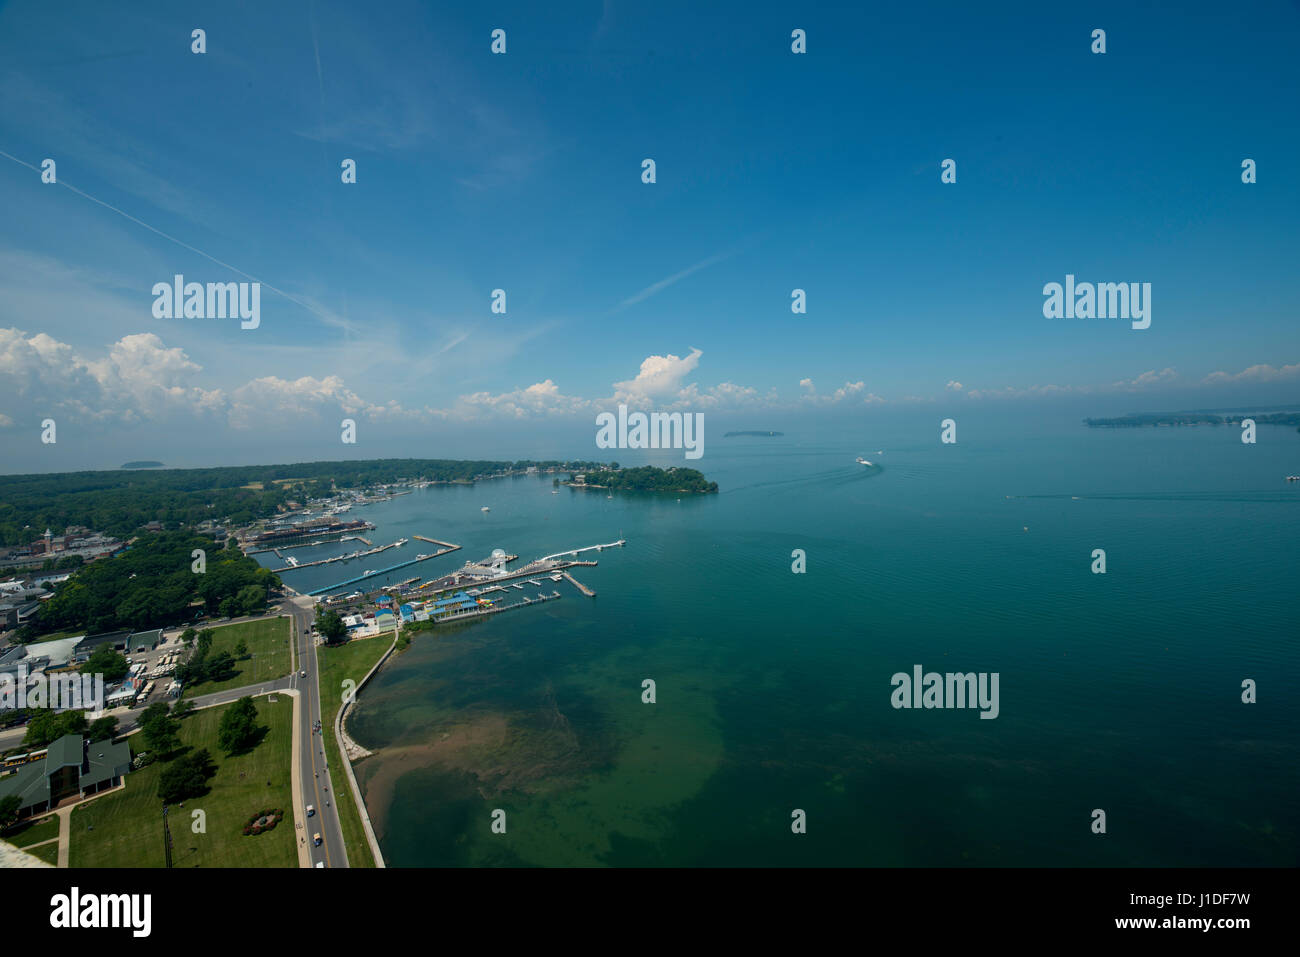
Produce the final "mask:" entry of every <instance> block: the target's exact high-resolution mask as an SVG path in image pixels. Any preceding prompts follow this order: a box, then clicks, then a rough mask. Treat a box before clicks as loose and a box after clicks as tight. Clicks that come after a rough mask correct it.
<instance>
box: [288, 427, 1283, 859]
mask: <svg viewBox="0 0 1300 957" xmlns="http://www.w3.org/2000/svg"><path fill="white" fill-rule="evenodd" d="M933 418H934V421H933V422H931V421H929V420H928V419H927V421H926V422H925V423H924V424H923V425H922V424H918V423H916V422H906V423H904V422H899V423H895V424H893V425H879V426H873V427H872V428H871V430H870V434H869V435H868V434H866V431H865V430H862V429H858V430H855V431H856V432H857V433H858V434H853V433H852V432H851V431H849V430H836V431H829V430H828V431H827V433H826V434H820V435H814V434H806V433H805V434H801V433H796V432H788V433H787V434H786V435H785V436H784V437H780V438H731V439H722V438H721V437H720V436H710V439H709V445H708V446H707V448H706V454H705V457H704V458H703V459H702V460H700V461H699V462H685V461H684V460H682V459H681V458H680V453H676V454H675V455H670V454H668V453H655V454H654V457H653V458H638V454H637V453H621V454H618V455H617V458H618V459H619V460H620V461H621V462H622V463H623V464H639V463H640V462H641V461H650V462H653V463H654V464H661V465H667V464H687V465H691V466H695V467H698V468H700V469H701V470H702V471H704V472H705V474H706V475H707V476H708V477H709V478H710V479H713V480H716V481H717V482H718V484H719V485H720V486H721V492H720V493H719V494H717V495H710V496H695V497H685V496H684V497H682V498H681V500H680V501H679V500H677V498H676V497H674V496H651V495H639V494H627V493H621V494H619V493H616V494H615V495H614V496H613V498H607V497H606V495H605V493H604V492H594V491H586V492H583V491H578V490H574V489H569V488H562V489H560V492H559V494H558V495H553V494H551V479H550V477H542V478H531V477H530V478H514V479H507V480H496V481H491V482H484V483H480V484H479V485H477V486H476V487H472V488H469V487H434V488H429V489H426V490H422V491H418V492H415V493H413V494H411V495H407V496H402V497H399V498H397V499H395V500H393V501H391V502H388V503H383V504H379V505H375V506H370V507H367V508H363V509H358V510H355V511H354V513H353V515H354V517H364V518H367V519H369V520H370V521H373V522H375V523H376V525H377V526H378V527H377V529H376V530H375V531H374V532H373V533H367V537H368V538H370V539H371V540H372V541H374V542H375V543H376V544H379V543H384V542H389V541H393V540H395V539H396V538H398V537H401V536H405V537H408V538H409V537H411V536H412V535H413V534H417V533H418V534H423V535H428V536H431V537H434V538H438V539H442V540H445V541H452V542H456V543H459V544H461V545H463V546H464V550H462V551H460V552H455V553H453V554H451V555H448V556H445V557H444V558H440V559H437V560H435V561H430V562H426V563H423V564H422V565H420V566H417V569H418V570H419V572H420V573H422V574H423V575H424V576H425V577H433V576H435V575H439V574H443V573H445V572H447V571H449V570H451V569H453V568H455V567H458V566H459V565H460V564H462V563H463V562H464V561H465V560H466V559H471V558H473V559H478V558H483V557H486V556H487V555H488V554H489V553H490V552H491V550H492V549H493V548H497V547H500V548H504V549H506V550H507V551H508V552H511V553H513V554H518V555H519V556H521V561H522V560H527V559H530V558H534V557H538V556H541V555H545V554H549V553H552V552H556V551H559V550H561V549H564V548H572V547H578V546H585V545H590V544H595V543H599V542H609V541H613V540H616V539H619V538H626V539H627V540H628V544H627V546H626V547H625V548H622V549H614V550H606V551H605V552H602V553H599V554H593V555H587V556H583V557H586V558H590V557H595V558H596V559H597V560H598V561H599V566H598V567H595V568H579V569H575V570H574V574H575V577H577V578H578V580H580V581H582V582H583V583H584V584H587V585H589V586H591V587H592V588H593V589H595V590H596V591H597V592H598V597H597V598H595V599H594V600H593V599H590V598H585V597H583V596H582V595H580V594H579V593H578V592H577V591H576V590H574V589H573V588H572V587H571V586H570V585H568V583H562V584H560V585H552V583H550V582H549V581H547V582H546V583H545V585H546V588H545V590H546V591H547V592H550V591H552V590H554V589H555V588H558V589H559V590H560V591H561V592H562V594H563V595H564V597H563V598H562V599H561V600H560V601H555V602H551V603H548V604H546V605H544V606H539V607H536V608H526V609H521V610H518V611H511V612H508V613H506V614H503V615H497V616H493V617H491V618H489V619H487V620H484V621H481V622H477V623H474V624H472V625H469V626H464V627H460V628H456V629H448V630H447V631H446V632H437V633H432V634H431V633H425V634H420V635H417V636H416V637H415V640H414V642H413V644H412V646H411V647H410V648H409V649H408V650H407V651H406V652H405V653H404V654H402V655H400V656H398V657H396V658H394V659H393V660H392V662H391V663H390V664H389V665H386V666H385V668H384V669H383V670H382V671H381V673H380V674H379V675H377V676H376V678H375V679H374V681H373V682H372V683H371V685H369V686H368V687H367V688H366V690H365V691H364V693H363V694H362V695H361V698H360V702H359V705H358V708H357V709H356V711H355V713H354V717H353V719H352V721H351V723H350V729H351V731H352V734H353V736H354V737H355V738H356V739H357V740H358V741H359V742H360V743H361V744H363V745H365V746H366V747H369V748H372V749H376V750H377V754H376V755H375V756H374V757H371V758H368V759H366V760H364V761H362V762H360V763H359V764H358V765H357V774H358V778H359V780H360V781H361V782H362V787H363V790H364V792H365V797H366V802H367V806H368V807H369V809H370V812H371V815H372V818H373V820H374V822H375V825H376V829H377V831H378V833H379V835H380V843H381V846H382V848H383V851H384V854H385V857H386V859H387V860H388V862H389V863H390V864H391V865H393V866H403V865H484V864H488V865H491V864H506V865H706V866H711V865H914V866H928V865H995V866H996V865H1048V866H1054V865H1060V866H1075V865H1083V866H1093V865H1096V866H1102V865H1144V866H1156V865H1292V866H1293V865H1295V864H1296V863H1297V860H1298V855H1297V847H1298V846H1300V845H1298V843H1297V824H1298V822H1300V813H1298V812H1300V804H1298V799H1297V794H1300V787H1298V785H1300V772H1298V771H1297V768H1300V761H1298V760H1297V758H1298V757H1300V754H1298V753H1297V751H1298V750H1300V748H1298V747H1297V742H1298V741H1300V736H1298V735H1297V732H1298V731H1300V704H1298V703H1297V695H1296V687H1297V677H1298V670H1300V669H1298V668H1297V664H1298V657H1300V655H1298V649H1300V612H1298V611H1297V589H1296V581H1297V571H1300V560H1298V559H1297V542H1298V541H1300V483H1290V484H1288V483H1286V482H1285V481H1284V480H1283V479H1284V476H1286V475H1288V474H1295V473H1296V472H1300V434H1297V433H1296V432H1295V431H1294V430H1291V429H1285V428H1280V427H1271V428H1270V427H1261V428H1260V431H1259V443H1258V444H1256V445H1253V446H1247V445H1243V444H1242V443H1241V442H1240V441H1239V438H1238V436H1239V434H1240V433H1239V430H1237V429H1235V428H1226V427H1225V428H1210V427H1199V428H1181V429H1152V428H1144V429H1126V430H1090V429H1086V428H1084V427H1082V426H1081V425H1079V424H1078V420H1077V419H1071V420H1070V421H1068V422H1055V423H1053V422H1044V423H1041V424H1039V425H1038V426H1034V427H1031V426H1026V425H1024V424H1023V423H1019V422H1016V421H1014V420H1011V419H1006V418H1004V419H995V418H993V417H982V416H980V415H973V414H967V415H966V416H964V417H962V419H961V424H960V432H959V435H958V439H959V441H958V442H957V444H955V445H942V444H940V442H939V428H938V418H939V416H934V417H933ZM877 450H880V452H879V453H878V452H877ZM412 454H427V453H423V452H418V451H413V453H412ZM570 454H573V455H574V456H580V457H584V458H595V457H598V455H597V453H596V452H594V451H593V450H591V449H578V450H576V451H573V452H571V453H570ZM857 455H865V456H866V457H867V458H868V459H871V460H872V461H873V462H874V463H876V467H874V468H870V469H867V468H864V467H863V466H860V465H857V464H855V463H854V457H855V456H857ZM501 457H508V456H507V455H503V456H501ZM599 457H605V458H608V457H611V456H610V455H609V454H602V455H600V456H599ZM483 505H487V506H490V508H491V511H490V512H487V513H484V512H482V511H480V507H481V506H483ZM355 547H356V546H355V545H354V544H352V543H348V544H347V545H341V546H339V545H336V546H327V547H323V548H321V549H319V550H316V554H315V555H309V554H308V553H309V552H312V551H313V550H310V549H300V550H296V551H295V552H294V554H296V555H297V556H298V557H299V558H301V559H303V560H307V559H308V558H309V557H319V556H320V555H325V554H330V553H332V552H333V553H336V552H338V551H350V550H352V549H353V548H355ZM1095 548H1102V549H1104V550H1105V552H1106V563H1107V571H1106V573H1105V574H1093V573H1092V571H1091V566H1092V561H1093V560H1092V552H1093V549H1095ZM795 549H803V550H804V552H805V553H806V556H807V557H806V561H807V571H806V573H804V574H794V573H792V571H791V564H792V557H791V553H792V552H793V551H794V550H795ZM433 550H434V546H431V545H426V544H425V543H422V542H418V541H414V540H413V541H412V542H411V543H410V544H409V545H407V546H405V547H404V548H402V549H398V550H392V551H389V552H385V553H384V554H382V555H379V556H375V557H374V558H370V559H365V560H363V562H352V563H349V564H348V565H347V566H333V567H329V566H327V567H325V568H317V569H309V570H304V571H299V572H290V573H286V575H285V580H286V581H287V582H288V583H289V584H291V585H293V586H294V587H297V588H300V589H307V588H314V587H320V586H325V585H329V584H331V583H333V582H337V581H340V580H342V579H345V578H349V577H352V575H355V574H359V573H360V571H361V569H362V568H363V567H364V568H379V567H384V565H387V564H392V562H394V561H397V560H401V559H403V558H413V557H414V555H415V554H416V552H423V551H430V552H431V551H433ZM394 556H397V557H394ZM263 557H266V556H263ZM344 567H346V568H347V569H349V571H348V572H347V573H344V571H343V568H344ZM416 573H417V571H416V570H415V569H411V570H407V569H403V570H402V571H400V572H396V573H393V574H392V575H390V576H389V577H388V578H387V579H379V580H376V581H374V582H372V587H374V586H376V585H378V584H385V583H390V582H396V581H399V580H402V579H405V578H409V577H411V576H412V575H414V574H416ZM536 590H537V589H536V588H535V587H531V586H529V588H528V591H527V592H520V593H518V594H519V595H522V594H531V593H533V592H535V591H536ZM511 591H512V592H513V591H514V590H513V589H512V590H511ZM915 665H921V666H922V667H923V668H924V670H925V671H937V672H950V671H951V672H990V673H991V672H997V673H998V675H999V679H1000V680H999V699H1000V700H999V715H998V717H997V718H996V719H992V720H989V719H981V718H980V717H979V711H978V710H975V709H966V710H961V709H895V708H894V707H892V706H891V703H890V698H891V692H892V691H893V688H892V685H891V676H893V675H894V674H895V673H897V672H904V673H908V674H910V673H911V672H912V669H913V666H915ZM644 679H652V680H653V681H654V682H655V687H656V696H657V701H656V703H654V704H646V703H643V702H642V682H643V680H644ZM1245 679H1253V680H1254V681H1255V682H1257V684H1258V703H1256V704H1244V703H1243V702H1242V700H1241V695H1242V682H1243V680H1245ZM497 808H500V809H502V810H504V811H505V812H506V822H507V829H506V833H505V834H504V835H502V834H494V833H493V832H492V830H491V827H490V825H491V820H492V818H491V815H492V812H493V810H494V809H497ZM1097 808H1100V809H1103V810H1104V811H1105V812H1106V816H1107V817H1106V833H1105V834H1104V835H1098V834H1094V833H1093V832H1092V830H1091V824H1092V812H1093V810H1094V809H1097ZM796 809H800V810H802V811H804V812H805V814H806V818H807V833H805V834H794V833H792V831H791V821H792V817H791V815H792V812H793V811H794V810H796Z"/></svg>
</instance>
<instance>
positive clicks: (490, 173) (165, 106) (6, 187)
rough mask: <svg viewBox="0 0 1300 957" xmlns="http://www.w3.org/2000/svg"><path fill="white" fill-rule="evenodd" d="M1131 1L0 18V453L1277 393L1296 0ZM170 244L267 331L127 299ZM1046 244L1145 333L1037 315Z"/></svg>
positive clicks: (1288, 361)
mask: <svg viewBox="0 0 1300 957" xmlns="http://www.w3.org/2000/svg"><path fill="white" fill-rule="evenodd" d="M1134 6H1135V5H1133V4H1129V3H1122V4H1089V5H1087V6H1084V5H1071V4H1062V5H1058V4H1049V5H1036V4H1025V5H1020V6H1016V5H1008V6H1005V7H1003V8H1002V9H998V10H994V11H990V10H986V9H979V8H975V7H972V6H970V5H962V4H936V5H924V4H907V5H897V8H889V9H886V8H875V7H873V6H869V5H818V4H790V3H766V4H765V3H744V4H740V3H728V4H698V3H656V4H653V5H648V4H632V3H622V2H605V3H601V2H587V3H562V4H557V5H537V4H478V3H474V4H460V3H438V4H418V3H402V2H392V3H388V2H386V3H383V4H369V5H365V6H362V5H358V4H337V3H327V2H311V3H309V2H296V3H286V4H240V5H232V4H176V3H157V4H133V5H130V6H128V7H123V6H122V5H112V6H109V5H104V4H90V3H86V4H80V5H75V4H74V5H73V6H72V8H71V11H69V9H66V8H63V7H60V8H59V9H57V10H55V9H51V8H50V7H49V5H42V4H39V3H34V2H19V3H9V4H6V5H5V6H4V7H3V8H2V9H0V83H2V84H3V89H4V91H5V95H4V97H2V98H0V150H2V151H3V152H4V153H5V154H8V157H11V158H6V157H0V197H3V208H4V210H5V213H4V217H3V220H4V225H3V226H0V288H3V289H4V290H5V294H4V296H3V297H2V298H0V330H6V331H0V441H2V442H4V443H5V444H6V446H7V447H8V448H10V449H11V450H12V452H13V453H14V454H13V455H7V456H6V460H5V464H4V466H3V467H4V469H5V470H6V471H43V470H45V469H46V468H47V467H49V465H50V463H51V462H55V461H57V462H58V463H59V466H58V467H79V466H86V467H90V466H97V465H116V464H118V463H117V461H116V459H117V458H121V457H122V456H121V455H120V454H119V451H118V450H123V451H125V450H130V451H132V452H133V453H135V454H136V455H137V456H140V457H148V458H159V459H162V460H166V461H173V462H178V461H180V460H185V461H187V462H190V461H193V462H195V463H197V461H199V460H202V461H204V462H210V463H213V464H218V463H221V462H223V461H226V460H229V461H232V462H233V461H247V460H249V458H250V456H252V457H253V458H257V457H260V455H258V454H254V452H255V450H259V449H260V448H261V446H259V443H266V442H268V441H270V439H268V437H273V436H275V435H278V434H281V433H288V432H292V433H294V434H296V435H299V436H301V435H304V434H308V435H311V436H319V441H320V448H321V452H320V456H321V457H327V456H328V457H334V456H333V455H331V450H333V452H335V453H337V452H338V451H339V446H338V421H339V419H340V417H341V416H342V415H344V414H347V415H352V416H354V417H355V418H357V419H358V421H359V422H360V423H362V432H363V434H364V435H365V436H367V437H368V438H369V437H373V438H374V439H375V441H374V442H373V443H372V444H371V445H369V446H368V447H367V449H366V451H367V452H368V453H369V454H374V455H386V454H394V453H395V452H398V451H400V441H401V439H400V437H401V436H402V435H409V434H411V432H412V430H418V431H420V432H421V434H437V433H438V431H439V430H444V431H446V433H447V434H448V435H451V434H461V432H458V431H457V430H462V431H463V430H464V429H465V428H468V427H470V426H474V427H478V426H481V425H482V424H490V425H491V424H496V425H501V426H502V427H505V426H507V425H508V426H511V427H516V428H520V427H527V428H535V429H540V430H543V431H544V430H545V429H546V428H550V427H552V426H555V427H559V425H560V424H564V425H565V427H566V428H568V427H571V425H572V423H591V422H592V421H593V419H594V413H595V412H596V411H598V410H600V409H602V408H608V407H610V406H611V405H612V404H613V403H615V402H616V401H617V400H618V399H619V398H624V399H627V400H629V401H631V402H632V403H633V404H637V405H641V406H643V407H647V408H668V407H673V408H682V409H686V410H691V411H705V412H712V413H714V414H716V415H718V416H720V417H722V418H724V419H727V420H728V421H730V419H733V418H734V419H735V420H736V421H737V422H738V423H742V422H749V423H753V424H754V425H756V426H757V427H765V423H766V421H774V420H775V419H774V418H773V417H779V418H780V419H781V421H791V420H792V419H794V418H797V417H798V416H799V415H809V416H811V415H826V414H829V413H830V411H831V410H832V409H833V410H835V411H838V412H841V413H857V412H862V413H864V414H866V413H873V414H874V413H880V412H882V411H887V410H891V409H898V410H900V411H906V410H908V409H915V408H918V407H922V408H923V407H928V406H929V405H934V404H942V405H944V407H945V408H948V407H958V408H959V407H961V406H962V405H963V404H965V403H982V404H987V403H990V402H1005V401H1014V402H1023V403H1035V402H1050V401H1053V400H1059V399H1061V398H1062V397H1071V398H1074V399H1077V400H1078V401H1079V403H1080V404H1081V407H1086V408H1088V409H1093V408H1095V409H1096V410H1097V411H1098V412H1100V413H1105V412H1108V411H1113V410H1114V409H1116V408H1122V409H1143V408H1148V409H1167V408H1178V407H1206V406H1212V405H1216V404H1224V405H1240V404H1243V403H1246V404H1249V403H1252V402H1259V403H1280V402H1288V401H1295V400H1296V399H1297V386H1298V385H1300V332H1298V331H1297V329H1298V328H1300V327H1298V324H1297V318H1298V309H1297V307H1298V306H1300V296H1298V295H1297V291H1296V288H1295V274H1296V271H1297V269H1296V263H1297V261H1298V257H1297V253H1300V241H1298V239H1297V229H1296V221H1297V213H1300V202H1298V200H1300V185H1298V182H1300V171H1298V170H1297V161H1298V158H1300V134H1298V133H1297V127H1296V123H1295V119H1296V104H1297V103H1300V66H1298V65H1297V58H1296V56H1295V50H1296V49H1297V48H1300V6H1297V5H1296V4H1294V3H1290V4H1288V3H1261V4H1258V5H1253V6H1251V7H1250V8H1249V9H1245V10H1241V11H1239V12H1238V13H1236V14H1233V15H1231V16H1228V15H1225V14H1224V13H1223V8H1222V6H1221V5H1218V4H1203V5H1195V4H1193V5H1190V6H1187V7H1184V6H1179V7H1178V8H1173V7H1164V8H1152V7H1149V6H1148V7H1145V8H1144V9H1133V7H1134ZM552 7H554V8H555V9H552ZM1044 7H1046V8H1048V9H1043V8H1044ZM196 27H197V28H202V29H204V30H205V31H206V33H207V51H208V52H207V53H206V54H203V55H195V54H193V53H191V52H190V45H191V39H190V33H191V30H192V29H194V28H196ZM497 27H500V28H503V29H505V30H506V31H507V34H506V35H507V53H506V54H505V55H504V56H494V55H492V54H491V53H490V51H489V44H490V42H491V40H490V34H491V31H492V30H493V29H494V28H497ZM795 28H801V29H803V30H805V31H806V33H807V38H808V41H807V42H808V53H807V54H805V55H794V54H792V53H791V51H790V33H791V30H793V29H795ZM1094 28H1101V29H1104V30H1105V31H1106V43H1107V52H1106V53H1105V54H1104V55H1095V54H1093V53H1091V52H1090V46H1091V32H1092V30H1093V29H1094ZM45 157H52V158H54V159H55V160H56V162H57V164H58V166H57V171H58V178H59V181H60V182H59V184H56V185H47V184H42V183H41V181H40V176H39V173H38V172H37V171H36V169H35V168H39V165H40V163H41V160H42V159H44V158H45ZM646 157H650V158H653V159H654V160H655V162H656V164H657V171H656V172H657V182H656V183H654V184H653V185H646V184H644V183H642V182H641V161H642V160H643V159H644V158H646ZM1247 157H1249V158H1253V159H1254V160H1255V161H1256V162H1257V164H1258V179H1259V181H1258V183H1256V184H1254V185H1245V184H1243V183H1242V182H1241V175H1240V174H1241V161H1242V160H1243V159H1244V158H1247ZM344 158H352V159H354V160H356V162H357V180H358V181H357V183H356V184H354V185H344V184H342V183H341V182H340V175H339V173H340V168H339V167H340V162H341V161H342V160H343V159H344ZM945 158H953V159H955V160H956V162H957V183H956V184H954V185H945V184H942V183H941V182H940V163H941V161H942V160H944V159H945ZM25 164H26V165H25ZM67 186H72V187H75V189H76V190H77V191H73V190H71V189H68V188H66V187H67ZM96 201H98V202H96ZM101 204H106V205H101ZM109 207H111V208H109ZM124 214H125V215H124ZM128 217H130V218H128ZM146 224H147V225H146ZM150 227H152V229H151V228H150ZM154 230H156V231H157V232H155V231H154ZM159 233H162V234H166V236H168V237H172V238H173V239H175V240H178V241H179V243H178V242H173V241H171V240H169V239H167V238H164V237H163V236H162V235H159ZM182 244H183V245H182ZM187 247H189V248H187ZM195 250H198V251H202V253H205V254H207V256H208V257H211V258H205V256H204V255H200V254H199V253H198V252H196V251H195ZM213 260H217V261H220V262H221V263H223V264H226V265H228V266H229V267H233V269H234V270H237V272H236V271H232V269H230V268H226V266H224V265H218V264H217V263H216V262H214V261H213ZM176 273H182V274H183V275H184V276H185V277H186V279H187V280H194V281H199V282H224V281H231V280H239V279H245V278H247V277H250V276H251V277H255V278H256V279H258V280H260V281H262V282H263V284H264V288H263V297H262V308H261V325H260V327H259V328H258V329H256V330H241V329H240V328H239V326H238V323H237V322H230V321H221V320H199V319H188V320H187V319H156V318H154V317H153V315H152V312H151V307H152V302H153V297H152V295H151V292H150V290H151V288H152V286H153V284H154V283H156V282H159V281H169V280H170V278H171V277H172V276H173V275H174V274H176ZM1066 273H1073V274H1075V275H1076V276H1077V277H1078V278H1079V280H1081V281H1083V280H1091V281H1096V282H1119V281H1132V282H1149V283H1151V285H1152V307H1153V308H1152V324H1151V327H1150V328H1149V329H1147V330H1144V331H1136V330H1132V329H1131V328H1130V327H1129V324H1128V323H1127V322H1122V321H1103V320H1094V321H1086V320H1049V319H1046V318H1044V317H1043V315H1042V303H1043V295H1042V287H1043V285H1044V283H1047V282H1053V281H1055V282H1062V281H1063V280H1064V277H1065V275H1066ZM268 287H274V289H276V290H280V291H281V292H283V293H284V294H285V295H283V296H282V295H279V294H277V293H275V292H272V291H270V290H269V288H268ZM796 287H798V288H803V289H805V290H806V291H807V296H808V312H807V314H806V315H794V314H792V313H791V311H790V294H791V290H792V289H794V288H796ZM495 288H504V289H505V290H506V293H507V313H506V315H504V316H501V315H493V314H492V313H491V311H490V309H489V305H490V294H491V291H492V290H493V289H495ZM1217 373H1222V375H1216V374H1217ZM958 384H960V387H958ZM47 416H52V417H54V418H55V419H56V421H58V422H59V423H60V429H61V430H63V431H62V432H61V436H60V444H61V445H63V446H64V448H61V449H59V450H58V453H59V454H58V456H57V457H53V456H51V455H49V454H48V453H49V452H50V451H52V450H49V449H44V448H42V446H41V445H40V443H39V439H38V436H39V422H40V420H41V419H43V418H45V417H47ZM582 428H583V429H586V428H587V425H583V426H582ZM590 431H591V432H592V434H593V435H594V426H592V427H591V429H590ZM64 436H68V438H64ZM200 437H201V439H200ZM200 441H201V443H202V445H201V447H200V446H197V445H196V444H195V443H198V442H200ZM307 445H310V443H307ZM178 447H179V448H184V449H187V451H185V452H184V453H174V454H173V455H170V456H169V455H168V454H166V453H165V452H159V453H158V454H146V453H147V452H148V451H149V449H151V448H157V449H168V448H178ZM277 447H280V448H283V446H276V445H275V444H274V442H272V444H271V445H270V448H271V449H275V448H277ZM305 447H306V446H304V448H305ZM358 451H360V450H358ZM450 451H455V449H451V450H450ZM304 454H307V452H304ZM498 454H501V455H504V456H509V455H510V454H511V450H510V449H506V448H502V449H501V450H500V451H499V453H498ZM126 457H131V456H126Z"/></svg>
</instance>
